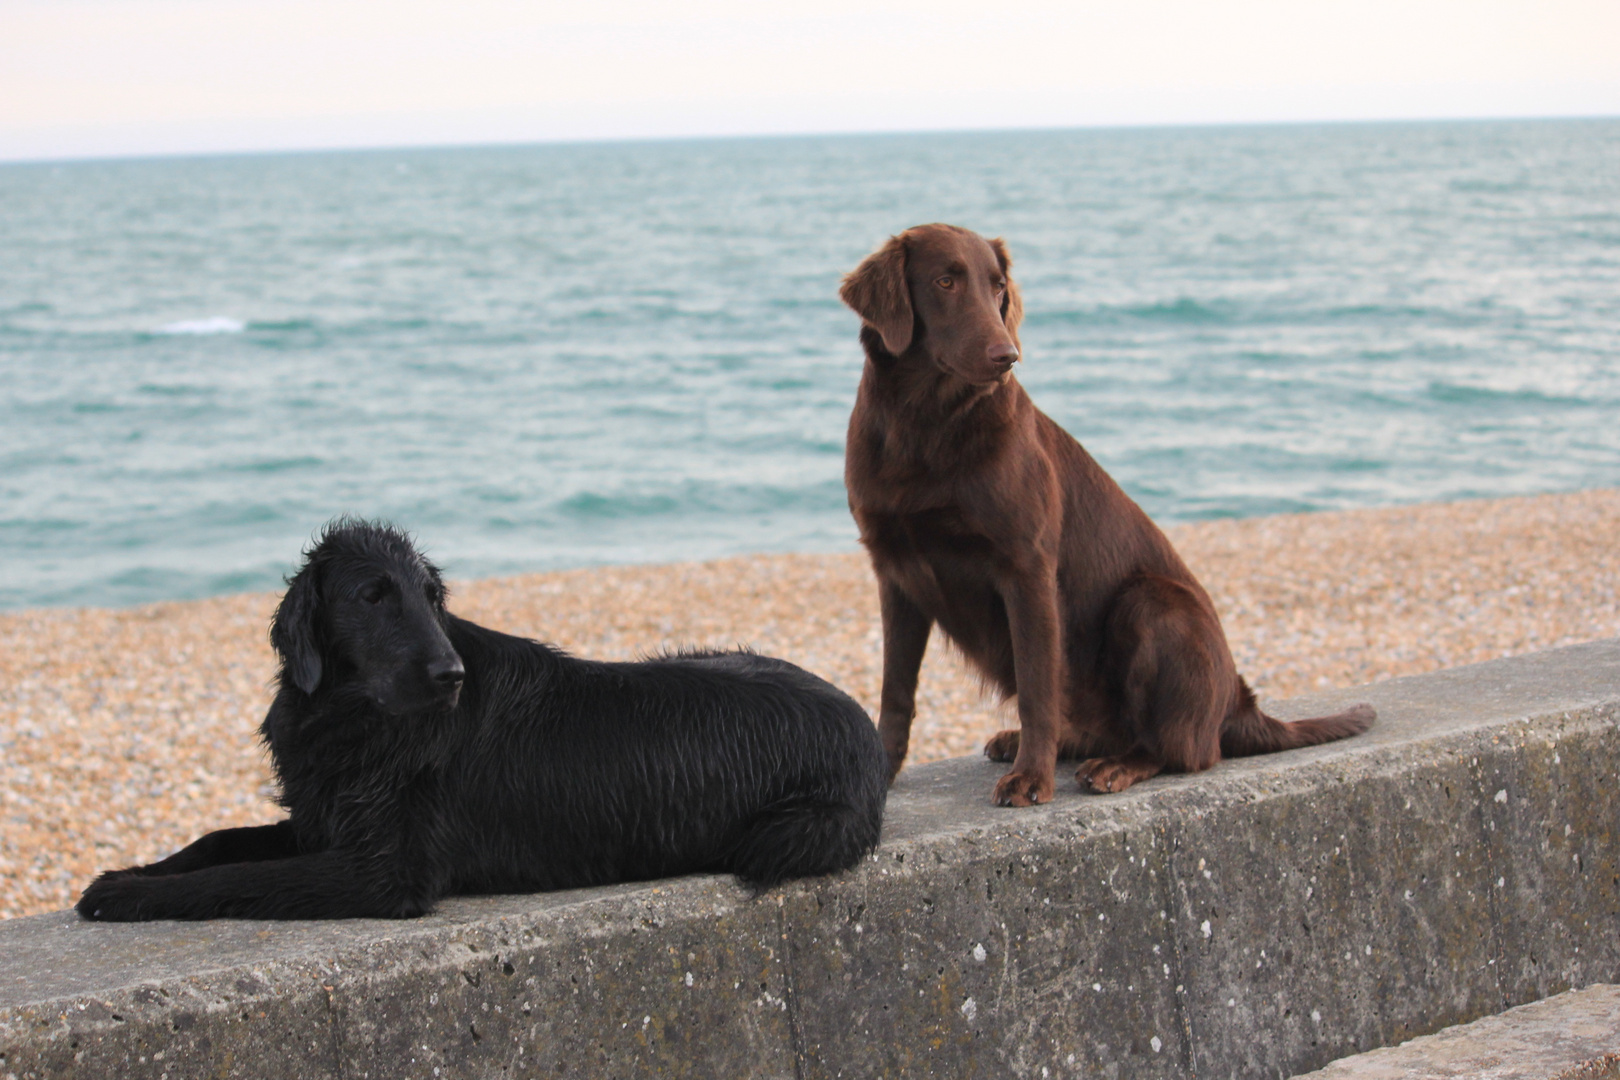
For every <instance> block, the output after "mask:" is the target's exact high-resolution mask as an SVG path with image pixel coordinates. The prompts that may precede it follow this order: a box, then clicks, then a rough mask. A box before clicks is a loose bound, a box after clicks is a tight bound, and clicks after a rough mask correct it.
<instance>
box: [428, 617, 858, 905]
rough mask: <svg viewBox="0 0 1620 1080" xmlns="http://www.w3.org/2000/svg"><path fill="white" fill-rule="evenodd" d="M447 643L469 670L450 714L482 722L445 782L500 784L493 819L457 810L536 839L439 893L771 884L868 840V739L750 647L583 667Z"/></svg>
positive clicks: (822, 693)
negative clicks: (710, 879)
mask: <svg viewBox="0 0 1620 1080" xmlns="http://www.w3.org/2000/svg"><path fill="white" fill-rule="evenodd" d="M449 633H450V640H451V641H452V642H453V643H454V644H455V646H456V650H457V652H458V653H460V654H461V656H462V658H463V660H464V661H465V662H466V666H467V673H468V682H467V686H466V689H465V691H464V698H463V704H462V706H461V708H458V710H457V711H458V712H460V711H461V709H468V708H470V709H472V710H474V711H475V713H476V715H477V716H478V717H479V718H480V719H479V722H480V724H481V726H482V730H481V731H480V732H479V734H478V735H477V736H476V737H475V738H474V739H473V740H472V741H471V743H470V745H469V748H468V750H467V751H466V752H465V753H464V755H463V756H462V757H461V758H460V759H459V760H458V761H457V762H456V763H455V765H454V767H453V768H452V769H451V770H450V772H451V773H452V774H457V775H459V776H460V777H461V778H462V782H465V783H468V784H470V783H473V782H475V781H474V778H475V777H479V776H484V777H488V776H491V775H498V776H500V777H501V778H502V787H503V789H504V791H503V795H502V798H501V799H500V802H501V804H503V805H502V806H500V807H499V808H496V807H495V806H493V805H491V804H490V803H488V802H487V801H486V800H471V801H469V802H467V803H465V804H464V806H465V810H466V812H467V813H468V814H469V820H467V821H466V822H465V827H466V828H468V829H469V830H473V831H478V832H485V833H486V834H487V833H491V832H505V833H508V834H510V835H512V836H513V837H514V842H515V843H517V844H520V845H523V844H532V845H533V851H532V855H531V856H530V857H528V858H521V859H517V860H507V859H500V860H489V859H486V860H479V861H478V863H477V864H476V865H473V864H469V865H468V866H467V867H466V874H467V877H465V878H463V879H459V880H458V881H457V882H456V886H455V887H454V889H453V890H452V891H457V892H493V891H524V890H528V889H558V888H569V887H575V886H581V885H595V884H601V883H604V882H609V881H624V880H632V879H638V878H651V877H662V876H666V875H670V874H677V873H685V872H690V871H693V870H722V871H730V872H732V873H735V874H736V875H737V876H738V877H740V878H742V879H743V880H744V881H746V882H748V883H749V884H751V885H754V886H756V887H766V886H770V885H774V884H776V883H777V882H780V881H782V880H785V879H787V878H793V877H803V876H807V875H812V874H822V873H827V872H829V871H832V870H838V869H843V868H846V867H848V866H851V865H853V864H854V863H855V862H856V861H857V860H858V859H859V858H860V857H861V855H862V854H864V853H865V852H867V851H870V850H871V849H872V848H873V847H874V846H875V845H876V843H877V840H878V831H879V827H880V823H881V819H882V812H883V802H884V799H885V796H886V787H887V785H886V783H885V774H884V772H883V757H882V750H881V745H880V744H879V742H878V740H877V735H876V731H875V729H874V728H873V726H872V722H871V720H870V719H869V718H868V717H867V715H866V712H865V710H864V709H862V708H861V707H860V705H858V704H857V703H856V702H855V701H854V700H852V699H851V698H850V697H849V696H848V695H847V694H845V693H844V692H843V691H841V690H839V689H838V688H837V687H835V686H833V685H832V684H831V683H828V682H826V681H825V680H822V679H819V678H817V677H816V676H814V675H811V674H810V673H809V672H807V671H804V670H803V669H801V668H798V667H795V666H794V665H792V664H790V663H787V662H786V661H783V660H777V659H774V658H772V657H766V656H759V655H756V654H753V653H748V652H723V653H689V654H685V655H674V656H665V657H659V658H656V659H651V660H644V661H640V662H636V663H604V662H599V661H590V660H579V659H575V658H573V657H570V656H567V655H565V654H563V653H561V652H559V651H557V650H555V649H552V648H550V647H549V646H546V645H542V644H539V643H536V642H530V641H524V640H521V639H517V638H512V637H509V636H507V635H505V634H499V633H496V632H494V631H491V630H488V629H485V628H484V627H480V626H477V625H475V624H472V623H468V622H465V621H463V620H460V619H454V618H453V619H452V620H451V623H450V626H449ZM519 657H521V658H522V659H521V660H519V659H518V658H519ZM537 761H542V762H544V764H543V765H542V766H541V767H540V768H538V769H534V768H532V765H533V763H534V762H537Z"/></svg>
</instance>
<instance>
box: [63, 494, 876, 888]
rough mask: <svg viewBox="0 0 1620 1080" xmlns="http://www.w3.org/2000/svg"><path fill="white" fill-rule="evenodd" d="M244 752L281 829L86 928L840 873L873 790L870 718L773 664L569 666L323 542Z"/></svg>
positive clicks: (356, 531) (712, 658) (387, 557)
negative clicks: (281, 817)
mask: <svg viewBox="0 0 1620 1080" xmlns="http://www.w3.org/2000/svg"><path fill="white" fill-rule="evenodd" d="M271 641H272V644H274V646H275V648H276V651H277V653H278V654H279V656H280V658H281V661H282V667H281V672H280V675H279V687H278V690H277V693H276V698H275V701H274V702H273V704H272V705H271V707H270V710H269V713H268V714H267V715H266V717H265V720H264V724H263V727H262V729H261V731H262V734H263V736H264V739H265V741H266V743H267V744H268V746H269V748H270V756H271V762H272V764H273V766H274V768H275V771H276V775H277V778H278V780H279V781H280V784H281V802H282V804H283V805H284V806H285V807H286V808H287V810H288V815H289V816H288V819H287V820H286V821H283V822H279V823H277V824H274V825H265V826H259V827H256V828H247V829H225V830H221V831H219V832H215V833H210V834H208V835H207V836H205V837H203V838H202V839H200V840H198V841H197V842H195V843H194V844H192V845H190V846H189V847H187V848H185V849H184V850H183V851H180V852H178V853H176V854H175V855H172V856H170V857H169V858H167V859H164V860H162V861H161V862H158V863H154V864H152V865H150V866H144V867H133V868H130V869H128V870H123V871H118V872H116V873H111V874H104V875H102V877H101V878H99V879H97V881H96V882H95V883H93V884H92V885H91V886H90V888H89V889H87V890H86V891H85V894H84V896H83V898H82V899H81V900H80V901H79V905H78V910H79V911H80V913H81V914H83V915H85V916H86V917H88V918H97V919H111V920H130V919H161V918H192V919H199V918H213V917H216V916H239V917H249V918H343V917H355V916H390V917H400V916H410V915H418V914H422V913H424V912H426V911H429V910H431V909H432V907H433V904H434V902H435V901H436V900H437V899H438V898H439V897H440V896H444V895H446V894H451V893H489V892H528V891H537V890H545V889H560V888H569V887H577V886H585V885H598V884H605V883H608V882H614V881H627V880H635V879H645V878H653V877H662V876H666V875H671V874H682V873H691V872H694V871H729V872H732V873H735V874H736V875H737V876H738V877H740V878H741V879H742V880H743V881H745V882H747V883H749V884H751V885H753V886H755V887H756V888H763V887H767V886H770V885H774V884H776V883H777V882H779V881H783V880H785V879H788V878H793V877H802V876H807V875H812V874H822V873H827V872H830V871H833V870H840V869H845V868H847V867H850V866H853V865H854V864H855V863H856V862H857V861H859V860H860V858H861V857H862V856H863V855H864V854H865V853H866V852H868V851H870V850H871V849H872V848H873V847H874V846H875V845H876V844H877V841H878V833H879V829H880V826H881V821H882V814H883V803H884V798H885V795H886V789H887V784H886V773H885V764H884V756H883V750H882V747H881V745H880V743H879V741H878V737H877V733H876V730H875V729H874V728H873V726H872V723H871V721H870V720H869V719H868V717H867V715H866V713H865V711H864V710H863V709H862V708H861V707H860V706H859V705H858V704H856V703H855V702H854V701H852V700H851V699H850V698H849V697H848V696H847V695H846V694H844V693H843V692H842V691H840V690H838V689H837V688H836V687H834V686H833V685H832V684H830V683H828V682H826V681H824V680H822V679H819V678H817V677H816V676H814V675H811V674H810V673H809V672H806V671H804V670H802V669H800V668H797V667H795V666H793V665H792V664H789V663H787V662H785V661H782V660H775V659H772V658H770V657H764V656H757V655H754V654H752V653H748V652H702V653H690V654H685V655H674V656H666V657H660V658H656V659H652V660H646V661H641V662H638V663H602V662H596V661H590V660H580V659H576V658H574V657H571V656H568V655H566V654H565V653H562V652H561V651H559V650H557V649H554V648H551V647H550V646H547V645H543V644H540V643H538V642H533V641H527V640H524V639H521V638H516V637H512V636H510V635H507V634H501V633H498V632H496V631H494V630H489V629H486V628H484V627H481V626H478V625H476V624H474V623H470V622H467V621H465V620H462V619H458V618H456V617H455V616H453V615H450V614H449V613H448V612H446V611H445V609H444V587H443V584H442V582H441V581H440V579H439V573H438V570H437V569H436V568H434V567H433V565H432V564H431V563H429V562H427V561H426V560H425V559H423V558H422V557H421V556H420V555H419V554H417V552H416V551H415V549H414V548H413V547H412V546H411V543H410V541H409V539H408V538H407V537H405V536H404V535H403V534H402V533H399V532H397V531H395V530H392V529H388V528H386V527H380V526H375V525H370V524H366V523H363V522H337V523H334V524H333V525H332V526H329V527H328V529H327V531H326V533H325V535H324V536H323V537H322V539H321V541H320V543H319V544H317V545H316V546H315V548H314V549H313V550H311V551H310V552H309V553H308V555H307V557H306V559H305V562H304V565H303V567H302V568H301V569H300V570H299V572H298V574H297V575H295V576H294V577H293V578H292V579H291V580H290V581H289V583H288V589H287V594H286V596H285V597H283V599H282V603H281V606H280V608H279V609H278V610H277V613H276V618H275V622H274V624H273V626H272V628H271Z"/></svg>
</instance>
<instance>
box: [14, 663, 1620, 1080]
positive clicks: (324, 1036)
mask: <svg viewBox="0 0 1620 1080" xmlns="http://www.w3.org/2000/svg"><path fill="white" fill-rule="evenodd" d="M1361 698H1366V699H1369V700H1372V701H1373V702H1375V703H1376V704H1377V706H1378V708H1379V712H1380V720H1379V723H1378V726H1376V727H1375V728H1374V729H1373V731H1372V732H1371V733H1369V734H1368V735H1366V736H1363V737H1361V738H1358V739H1353V740H1350V741H1348V742H1344V743H1337V744H1333V745H1329V746H1326V747H1316V748H1313V749H1309V750H1301V751H1294V752H1292V753H1288V754H1279V755H1274V756H1270V757H1261V758H1250V759H1247V760H1243V761H1237V762H1230V763H1227V764H1224V765H1222V766H1221V767H1219V768H1218V769H1216V770H1214V771H1213V772H1210V773H1206V774H1203V775H1201V776H1194V777H1163V778H1160V779H1157V780H1155V781H1152V782H1150V783H1148V784H1144V785H1140V786H1139V787H1137V788H1135V789H1133V790H1132V791H1129V792H1127V793H1125V794H1124V795H1119V796H1085V795H1081V794H1079V792H1078V791H1077V790H1076V789H1075V787H1074V785H1073V783H1072V781H1069V782H1067V783H1064V784H1061V785H1060V794H1059V797H1058V799H1057V800H1056V801H1054V802H1053V803H1052V804H1051V805H1049V806H1046V807H1041V808H1038V809H1035V810H1023V811H1011V810H998V809H996V808H994V807H991V806H990V805H988V802H987V796H988V793H989V791H990V788H991V785H992V784H993V782H994V780H995V777H996V776H997V775H998V773H999V769H998V767H996V766H994V765H991V764H989V763H987V762H980V761H974V760H967V759H963V760H957V761H950V762H943V763H940V764H937V765H933V766H924V767H921V768H916V769H912V770H908V771H907V772H906V773H904V774H903V775H902V778H901V782H900V783H899V784H898V785H897V786H896V788H895V791H894V794H893V796H892V798H891V800H890V804H889V806H890V810H889V817H888V820H887V823H886V833H885V841H884V844H883V847H882V848H881V849H880V851H879V852H878V853H877V855H875V856H874V857H873V859H872V860H871V861H870V862H868V863H866V864H864V865H863V866H862V867H861V868H859V869H858V870H856V871H853V872H850V873H848V874H844V875H840V876H838V877H835V878H828V879H823V880H819V881H813V882H808V883H801V884H798V885H795V886H793V887H790V888H785V889H782V890H778V891H776V892H774V893H771V894H768V895H766V896H765V897H763V898H761V899H759V900H753V899H750V898H749V897H748V895H747V894H746V893H745V892H743V891H742V890H740V889H738V888H736V887H735V886H734V885H733V884H732V883H731V882H730V881H729V880H726V879H720V878H712V877H694V878H684V879H678V880H672V881H665V882H657V883H651V884H642V885H630V886H621V887H617V888H612V889H604V890H593V891H581V892H570V893H553V894H549V895H539V896H519V897H495V898H483V899H476V900H454V901H451V902H448V903H446V904H445V905H444V907H443V909H442V911H441V912H440V913H439V914H438V915H435V916H433V917H431V918H427V919H422V920H419V921H415V922H408V923H390V922H373V921H359V920H357V921H352V922H334V923H294V924H275V923H242V922H219V923H205V924H193V925H179V924H172V923H158V924H146V925H134V926H118V925H101V924H87V923H80V922H78V921H77V920H75V919H74V918H73V917H72V916H71V915H70V914H68V913H62V914H58V915H44V916H37V917H34V918H28V919H15V920H11V921H9V922H3V923H0V1055H3V1056H0V1077H8V1078H9V1077H12V1076H16V1077H44V1076H50V1077H102V1076H113V1075H117V1076H121V1077H129V1078H140V1077H154V1078H155V1077H161V1076H171V1077H180V1076H203V1075H208V1076H242V1077H281V1076H286V1077H303V1078H310V1077H339V1076H341V1077H356V1078H357V1077H378V1078H382V1077H389V1078H392V1077H423V1078H431V1077H434V1076H442V1077H448V1076H557V1075H567V1076H575V1077H579V1076H602V1077H631V1076H654V1075H657V1076H700V1077H731V1076H737V1077H741V1076H750V1077H796V1078H811V1077H834V1076H848V1077H871V1076H953V1075H961V1076H968V1075H991V1074H993V1073H995V1074H1000V1073H1007V1074H1011V1075H1013V1076H1029V1077H1048V1076H1054V1077H1055V1076H1088V1077H1091V1076H1106V1077H1130V1078H1146V1077H1161V1076H1162V1077H1186V1076H1193V1075H1196V1076H1199V1077H1225V1076H1241V1077H1251V1076H1254V1077H1283V1076H1290V1075H1293V1074H1295V1073H1298V1072H1302V1071H1305V1070H1307V1069H1312V1068H1318V1067H1320V1066H1322V1065H1325V1064H1327V1063H1328V1062H1329V1061H1332V1060H1334V1059H1336V1058H1340V1057H1342V1056H1344V1055H1346V1054H1351V1053H1355V1052H1358V1051H1361V1050H1367V1049H1371V1048H1373V1047H1377V1046H1386V1045H1391V1044H1394V1043H1399V1042H1402V1041H1403V1040H1406V1039H1410V1038H1412V1037H1414V1036H1417V1035H1423V1034H1427V1033H1429V1032H1434V1031H1438V1030H1440V1029H1441V1028H1445V1027H1448V1026H1450V1025H1453V1024H1457V1023H1462V1022H1466V1021H1470V1020H1473V1019H1475V1018H1477V1017H1480V1016H1485V1015H1490V1014H1494V1013H1499V1012H1501V1011H1503V1010H1504V1009H1506V1008H1508V1007H1510V1006H1513V1005H1518V1004H1521V1003H1524V1002H1528V1001H1533V1000H1537V999H1540V998H1544V997H1547V996H1549V995H1552V994H1556V993H1559V992H1561V991H1564V990H1567V989H1569V988H1570V987H1572V986H1585V985H1587V984H1589V983H1593V982H1620V934H1616V933H1615V928H1616V926H1617V925H1620V922H1617V916H1620V846H1617V844H1616V842H1615V841H1616V836H1615V830H1616V827H1617V824H1620V782H1617V781H1620V733H1617V720H1620V642H1615V641H1608V642H1599V643H1596V644H1592V645H1583V646H1576V647H1573V648H1568V649H1561V650H1557V651H1553V652H1547V653H1542V654H1539V655H1535V656H1528V657H1519V658H1516V659H1512V660H1504V661H1498V662H1494V663H1490V664H1482V665H1478V666H1475V667H1470V668H1460V669H1455V670H1452V671H1447V672H1441V673H1438V674H1435V675H1429V676H1423V677H1419V678H1412V679H1404V680H1398V681H1394V682H1388V683H1383V684H1380V685H1378V686H1376V687H1372V688H1368V689H1366V690H1363V691H1355V692H1349V693H1343V694H1334V695H1329V696H1324V697H1320V698H1317V699H1314V700H1311V701H1300V702H1290V703H1285V704H1284V706H1283V707H1280V708H1278V709H1277V711H1278V712H1280V713H1282V714H1284V715H1305V714H1308V713H1310V712H1312V711H1317V710H1321V709H1322V708H1324V707H1326V706H1330V705H1335V704H1342V703H1346V702H1349V701H1352V700H1357V699H1361Z"/></svg>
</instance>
